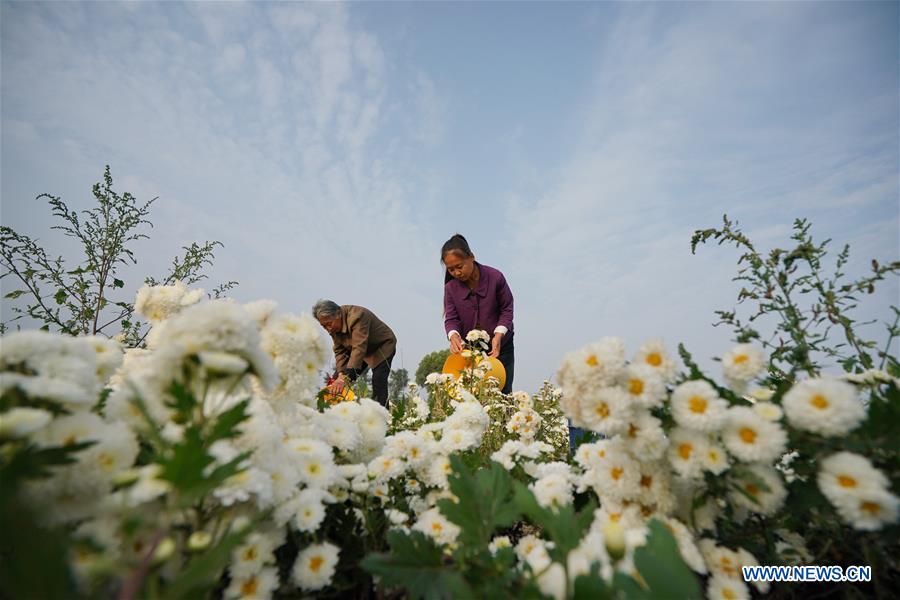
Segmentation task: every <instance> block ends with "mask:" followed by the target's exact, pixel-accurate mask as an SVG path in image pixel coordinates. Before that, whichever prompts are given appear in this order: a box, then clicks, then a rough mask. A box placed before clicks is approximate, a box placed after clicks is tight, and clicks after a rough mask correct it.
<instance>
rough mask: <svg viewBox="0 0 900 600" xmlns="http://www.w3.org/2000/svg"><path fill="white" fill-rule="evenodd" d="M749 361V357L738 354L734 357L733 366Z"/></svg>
mask: <svg viewBox="0 0 900 600" xmlns="http://www.w3.org/2000/svg"><path fill="white" fill-rule="evenodd" d="M749 359H750V357H749V356H747V355H746V354H738V355H737V356H735V357H734V364H736V365H739V364H742V363H745V362H747V361H748V360H749Z"/></svg>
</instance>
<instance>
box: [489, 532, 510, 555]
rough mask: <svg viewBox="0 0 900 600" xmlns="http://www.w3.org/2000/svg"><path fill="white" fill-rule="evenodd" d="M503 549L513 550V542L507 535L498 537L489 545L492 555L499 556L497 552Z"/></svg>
mask: <svg viewBox="0 0 900 600" xmlns="http://www.w3.org/2000/svg"><path fill="white" fill-rule="evenodd" d="M503 548H512V542H511V541H510V540H509V537H508V536H505V535H498V536H497V537H495V538H494V539H492V540H491V543H490V544H488V550H490V551H491V554H497V551H498V550H501V549H503Z"/></svg>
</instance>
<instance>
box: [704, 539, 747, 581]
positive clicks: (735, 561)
mask: <svg viewBox="0 0 900 600" xmlns="http://www.w3.org/2000/svg"><path fill="white" fill-rule="evenodd" d="M697 546H698V547H699V548H700V552H701V553H702V554H703V558H704V559H705V560H706V566H707V567H708V568H709V571H710V573H711V574H712V575H713V576H717V575H718V576H720V577H725V578H732V579H737V578H740V577H742V573H741V566H742V562H741V558H740V556H739V555H738V553H737V552H735V551H734V550H731V549H730V548H726V547H724V546H719V545H717V544H716V542H715V540H711V539H709V538H704V539H702V540H700V541H699V542H698V544H697Z"/></svg>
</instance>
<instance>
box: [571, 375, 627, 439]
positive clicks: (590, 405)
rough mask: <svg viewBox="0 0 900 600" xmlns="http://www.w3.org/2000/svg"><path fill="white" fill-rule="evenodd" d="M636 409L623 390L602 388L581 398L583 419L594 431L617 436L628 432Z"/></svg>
mask: <svg viewBox="0 0 900 600" xmlns="http://www.w3.org/2000/svg"><path fill="white" fill-rule="evenodd" d="M633 411H634V409H633V408H632V406H631V404H630V402H629V399H628V395H627V394H626V393H625V391H623V390H622V389H621V388H617V387H601V388H596V389H594V390H591V392H590V393H588V394H586V395H584V396H583V397H582V398H581V417H582V419H583V421H584V423H585V425H586V426H587V427H588V428H589V429H591V430H592V431H596V432H598V433H602V434H604V435H615V434H617V433H624V432H625V431H627V430H628V423H629V421H630V420H631V418H632V416H633V414H634V412H633Z"/></svg>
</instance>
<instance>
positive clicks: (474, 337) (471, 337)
mask: <svg viewBox="0 0 900 600" xmlns="http://www.w3.org/2000/svg"><path fill="white" fill-rule="evenodd" d="M478 340H482V341H485V342H490V341H491V336H489V335H488V332H487V331H484V330H482V329H473V330H471V331H470V332H469V333H467V334H466V341H467V342H477V341H478Z"/></svg>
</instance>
